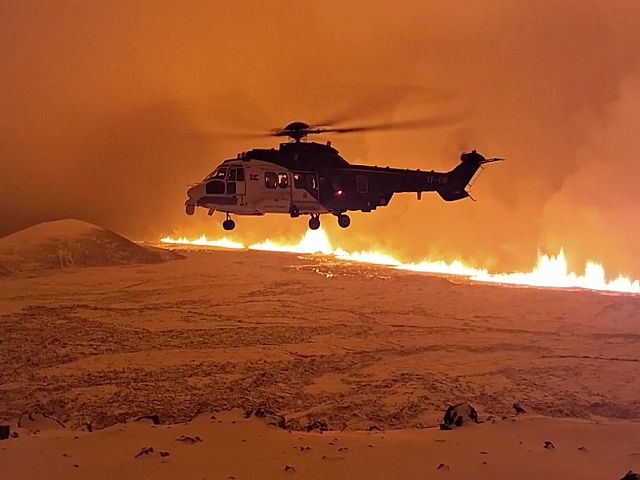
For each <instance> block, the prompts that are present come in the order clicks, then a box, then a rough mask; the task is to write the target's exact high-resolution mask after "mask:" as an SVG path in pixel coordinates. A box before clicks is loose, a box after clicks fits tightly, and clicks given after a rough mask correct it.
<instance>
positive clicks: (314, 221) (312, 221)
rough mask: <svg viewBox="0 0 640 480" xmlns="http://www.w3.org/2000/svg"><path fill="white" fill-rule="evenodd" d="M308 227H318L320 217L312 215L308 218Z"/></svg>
mask: <svg viewBox="0 0 640 480" xmlns="http://www.w3.org/2000/svg"><path fill="white" fill-rule="evenodd" d="M309 228H310V229H311V230H317V229H319V228H320V217H318V216H314V217H311V218H310V219H309Z"/></svg>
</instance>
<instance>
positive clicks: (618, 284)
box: [161, 229, 640, 294]
mask: <svg viewBox="0 0 640 480" xmlns="http://www.w3.org/2000/svg"><path fill="white" fill-rule="evenodd" d="M161 242H162V243H166V244H177V245H196V246H205V247H218V248H227V249H236V250H239V249H242V250H261V251H269V252H283V253H297V254H322V255H330V256H333V257H335V258H337V259H339V260H344V261H350V262H359V263H366V264H370V265H381V266H388V267H393V268H396V269H398V270H406V271H411V272H422V273H431V274H438V275H455V276H462V277H467V278H468V279H470V280H473V281H477V282H486V283H498V284H508V285H521V286H531V287H540V288H572V289H575V288H580V289H588V290H597V291H604V292H618V293H634V294H640V280H632V279H630V278H629V277H625V276H622V275H619V276H618V277H617V278H615V279H613V280H607V276H606V275H605V271H604V268H603V267H602V265H600V264H598V263H596V262H591V261H589V262H587V264H586V266H585V271H584V274H582V275H578V274H576V273H574V272H570V271H569V268H568V265H567V260H566V258H565V255H564V251H563V250H560V253H558V255H556V256H551V255H545V254H541V253H538V261H537V263H536V265H535V267H534V268H533V269H532V270H531V271H530V272H516V273H490V272H489V271H487V270H485V269H479V268H474V267H470V266H467V265H465V264H464V263H462V262H460V261H457V260H456V261H454V262H451V263H447V262H445V261H423V262H420V263H403V262H400V261H399V260H397V259H395V258H393V257H392V256H390V255H387V254H385V253H380V252H375V251H368V252H348V251H346V250H343V249H341V248H334V247H333V246H332V244H331V241H330V240H329V237H328V236H327V234H326V233H325V232H324V230H322V229H318V230H307V233H305V235H304V237H303V238H302V239H301V240H300V242H298V243H297V244H294V245H291V244H284V243H277V242H273V241H271V240H265V241H264V242H261V243H256V244H253V245H248V246H247V245H244V244H242V243H239V242H235V241H233V240H229V239H228V238H221V239H218V240H209V239H207V238H206V237H205V236H204V235H202V236H201V237H200V238H197V239H194V240H189V239H187V238H185V237H180V238H172V237H164V238H162V239H161Z"/></svg>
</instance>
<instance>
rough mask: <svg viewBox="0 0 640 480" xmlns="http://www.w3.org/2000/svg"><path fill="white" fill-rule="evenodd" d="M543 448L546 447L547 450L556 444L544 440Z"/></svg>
mask: <svg viewBox="0 0 640 480" xmlns="http://www.w3.org/2000/svg"><path fill="white" fill-rule="evenodd" d="M544 448H547V449H549V450H553V449H554V448H556V446H555V445H554V444H553V442H551V441H549V440H546V441H545V442H544Z"/></svg>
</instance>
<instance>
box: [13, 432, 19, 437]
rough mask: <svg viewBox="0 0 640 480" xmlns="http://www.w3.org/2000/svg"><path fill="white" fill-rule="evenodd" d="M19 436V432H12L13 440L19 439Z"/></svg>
mask: <svg viewBox="0 0 640 480" xmlns="http://www.w3.org/2000/svg"><path fill="white" fill-rule="evenodd" d="M19 436H20V435H18V432H11V438H18V437H19Z"/></svg>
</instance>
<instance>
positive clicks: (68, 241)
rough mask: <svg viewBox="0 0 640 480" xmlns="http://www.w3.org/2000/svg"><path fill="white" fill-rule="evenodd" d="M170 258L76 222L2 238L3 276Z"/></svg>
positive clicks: (43, 225) (39, 226) (50, 224)
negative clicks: (24, 272)
mask: <svg viewBox="0 0 640 480" xmlns="http://www.w3.org/2000/svg"><path fill="white" fill-rule="evenodd" d="M168 258H171V257H168V256H167V254H166V253H163V252H159V251H157V250H155V249H154V250H151V249H148V248H145V247H142V246H140V245H137V244H135V243H133V242H131V241H130V240H127V239H126V238H124V237H122V236H121V235H118V234H117V233H114V232H112V231H110V230H106V229H104V228H102V227H99V226H97V225H93V224H91V223H87V222H83V221H80V220H74V219H67V220H57V221H54V222H44V223H40V224H37V225H34V226H32V227H29V228H26V229H24V230H21V231H19V232H16V233H14V234H11V235H8V236H6V237H3V238H0V275H6V274H9V273H12V272H17V271H34V270H41V269H57V268H66V267H94V266H106V265H126V264H138V263H160V262H163V261H165V260H167V259H168ZM173 258H177V255H176V256H174V257H173Z"/></svg>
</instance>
